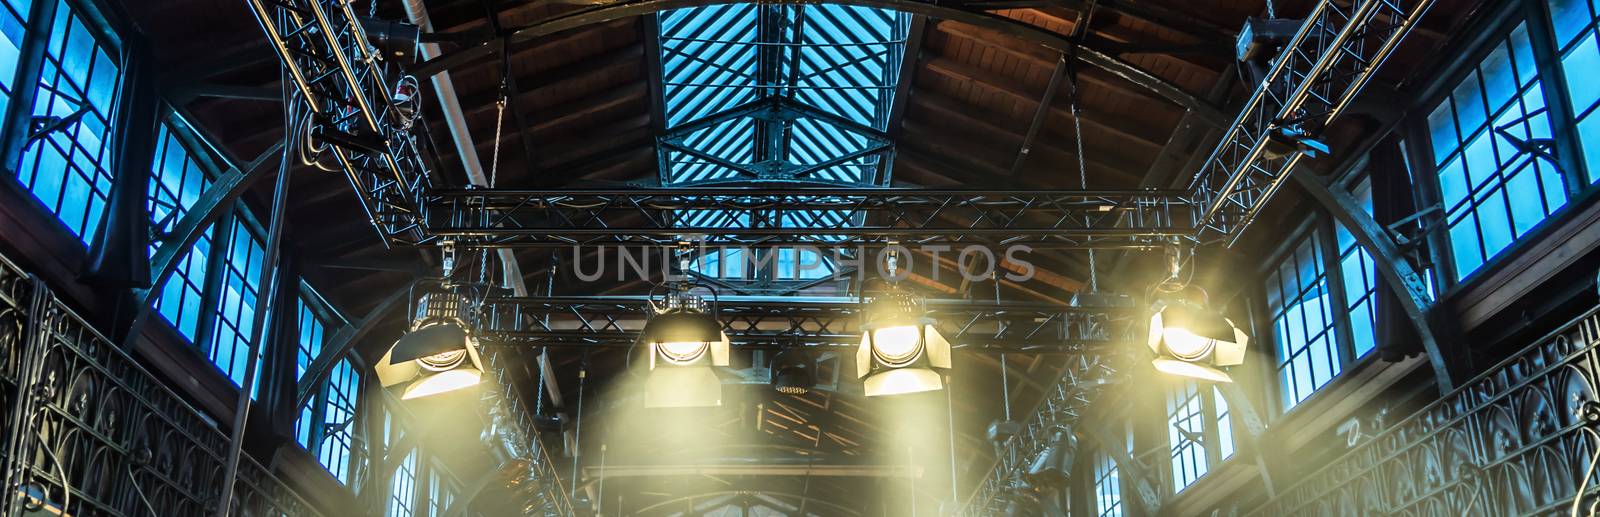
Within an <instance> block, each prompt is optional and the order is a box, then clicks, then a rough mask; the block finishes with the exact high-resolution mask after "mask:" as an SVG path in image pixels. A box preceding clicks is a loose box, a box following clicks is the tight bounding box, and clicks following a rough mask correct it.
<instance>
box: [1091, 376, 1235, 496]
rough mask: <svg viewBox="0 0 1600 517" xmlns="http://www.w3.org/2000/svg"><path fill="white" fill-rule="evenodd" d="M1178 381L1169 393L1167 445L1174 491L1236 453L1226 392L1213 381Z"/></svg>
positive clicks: (1186, 485)
mask: <svg viewBox="0 0 1600 517" xmlns="http://www.w3.org/2000/svg"><path fill="white" fill-rule="evenodd" d="M1178 382H1179V384H1178V385H1177V386H1176V387H1175V388H1173V389H1172V391H1170V392H1169V393H1168V394H1167V444H1168V446H1169V447H1170V450H1171V452H1172V455H1171V458H1172V465H1171V466H1172V487H1173V491H1174V492H1181V491H1183V489H1184V488H1188V486H1189V485H1192V484H1194V482H1195V481H1196V480H1198V479H1200V477H1201V476H1204V475H1206V472H1207V471H1209V470H1210V467H1211V466H1212V465H1215V464H1218V463H1221V462H1222V460H1225V459H1228V457H1230V456H1233V425H1232V422H1231V421H1230V420H1229V417H1228V406H1227V402H1226V401H1225V400H1223V398H1222V393H1221V392H1220V391H1218V390H1217V389H1216V387H1214V386H1212V385H1210V384H1205V385H1202V384H1199V383H1196V382H1195V381H1192V380H1182V381H1178ZM1118 499H1119V501H1120V497H1119V498H1118Z"/></svg>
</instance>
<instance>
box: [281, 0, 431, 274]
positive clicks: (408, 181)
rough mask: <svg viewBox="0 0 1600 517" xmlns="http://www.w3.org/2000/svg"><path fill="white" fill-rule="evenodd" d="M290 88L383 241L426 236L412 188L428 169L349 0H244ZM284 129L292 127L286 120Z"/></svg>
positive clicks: (425, 183) (422, 183) (419, 188)
mask: <svg viewBox="0 0 1600 517" xmlns="http://www.w3.org/2000/svg"><path fill="white" fill-rule="evenodd" d="M250 7H251V10H252V12H254V13H255V15H256V19H257V21H259V22H260V23H261V27H262V30H263V31H265V32H266V35H267V40H268V41H269V42H271V44H272V48H273V50H274V51H276V52H277V53H278V58H279V60H280V61H281V62H282V63H283V66H284V70H285V71H286V72H287V74H288V76H289V82H290V83H291V84H293V87H294V91H295V93H296V94H297V95H298V96H299V97H300V98H301V99H303V100H304V101H306V104H307V105H308V106H310V109H311V112H312V121H311V126H312V127H314V128H316V129H317V132H316V133H317V134H316V137H317V138H314V140H316V141H317V145H321V144H322V143H326V144H327V146H326V151H325V152H327V153H330V154H331V155H332V156H333V160H334V162H335V163H336V164H337V166H338V168H339V169H340V170H342V171H343V172H344V174H345V176H346V177H347V178H348V179H349V180H350V186H351V187H352V188H354V189H355V192H356V194H357V197H358V198H359V200H360V202H361V206H362V208H363V209H364V210H365V211H366V215H367V218H368V219H369V220H370V222H371V223H372V225H373V226H374V227H376V228H377V230H378V233H379V235H380V236H381V237H383V241H384V242H385V244H389V243H401V244H416V243H420V242H423V241H425V240H427V236H426V235H424V234H423V233H422V228H421V226H419V225H418V224H417V221H418V206H417V201H418V199H419V197H418V195H419V194H420V193H421V192H423V191H425V190H427V189H428V188H429V186H430V185H429V180H428V171H427V168H426V167H425V166H424V164H423V160H422V158H421V154H420V153H419V150H418V148H417V142H416V135H415V134H414V133H413V132H412V131H411V128H412V123H411V120H409V117H408V115H407V114H404V113H402V111H401V110H400V109H399V107H398V106H397V105H396V104H395V102H394V99H393V97H392V96H391V92H392V91H393V90H394V88H395V87H396V83H395V82H392V81H393V79H394V78H395V77H397V76H393V75H391V74H390V73H389V71H388V70H385V69H384V63H386V62H387V61H386V57H385V56H383V55H381V54H380V53H379V51H378V49H377V48H376V47H374V46H373V45H372V44H371V43H370V42H369V40H368V38H367V34H366V30H365V29H364V28H363V27H362V25H361V21H360V18H358V15H357V14H356V13H355V10H354V9H355V6H354V3H353V2H348V1H335V0H250ZM290 131H291V132H292V131H295V129H293V128H291V129H290Z"/></svg>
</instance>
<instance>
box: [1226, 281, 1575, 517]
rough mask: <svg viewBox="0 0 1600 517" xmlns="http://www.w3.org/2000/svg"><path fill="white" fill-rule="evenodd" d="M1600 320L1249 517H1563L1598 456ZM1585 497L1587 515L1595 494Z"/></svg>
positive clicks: (1524, 356)
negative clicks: (1553, 516) (1518, 516)
mask: <svg viewBox="0 0 1600 517" xmlns="http://www.w3.org/2000/svg"><path fill="white" fill-rule="evenodd" d="M1597 368H1600V308H1596V309H1592V310H1590V311H1589V313H1588V314H1587V315H1585V316H1583V317H1581V318H1579V319H1577V320H1574V321H1573V322H1572V323H1570V324H1568V325H1567V326H1565V327H1563V328H1561V329H1560V330H1557V331H1556V332H1554V333H1551V334H1550V335H1548V336H1546V337H1545V338H1544V339H1541V340H1539V341H1538V342H1536V343H1535V344H1533V346H1529V347H1527V348H1526V349H1524V350H1523V351H1522V352H1520V353H1518V354H1516V355H1515V356H1512V357H1511V358H1509V359H1506V360H1505V361H1503V362H1501V363H1500V364H1499V365H1498V366H1495V367H1494V368H1491V369H1490V370H1489V371H1487V372H1485V373H1484V374H1482V375H1479V376H1478V377H1477V378H1476V379H1474V380H1473V381H1471V382H1469V383H1467V384H1466V385H1464V386H1462V387H1461V388H1459V389H1457V390H1455V391H1454V392H1452V393H1451V394H1450V395H1448V396H1445V397H1443V398H1441V399H1439V400H1438V401H1436V402H1434V403H1432V404H1430V405H1428V406H1427V407H1425V408H1423V409H1422V410H1420V411H1418V412H1416V413H1415V414H1413V415H1412V416H1410V417H1408V418H1406V419H1405V420H1401V421H1399V422H1396V423H1395V424H1394V425H1392V426H1390V427H1388V428H1387V429H1384V430H1382V431H1381V432H1379V433H1377V434H1376V435H1375V436H1371V437H1367V438H1365V439H1364V441H1363V442H1362V443H1360V444H1358V445H1356V446H1355V447H1354V448H1353V449H1352V450H1351V451H1350V452H1348V453H1346V454H1345V455H1344V456H1342V457H1340V458H1339V459H1337V460H1335V461H1333V462H1331V463H1329V464H1327V465H1326V466H1324V467H1322V468H1321V469H1319V470H1317V471H1315V472H1313V473H1312V474H1310V475H1308V476H1306V477H1305V478H1304V479H1302V480H1300V481H1299V482H1298V483H1297V484H1295V485H1293V486H1291V487H1290V488H1288V489H1287V490H1283V491H1281V492H1280V493H1279V495H1278V496H1277V497H1276V498H1274V499H1272V500H1270V501H1268V502H1267V503H1265V504H1263V505H1262V506H1261V507H1259V508H1256V509H1255V510H1254V511H1252V512H1251V513H1250V515H1378V514H1386V515H1387V514H1396V515H1439V516H1455V515H1551V514H1561V515H1565V514H1566V513H1567V512H1568V508H1569V507H1570V505H1571V504H1572V502H1573V498H1574V497H1576V496H1577V487H1578V486H1579V485H1581V484H1583V478H1584V476H1586V475H1589V474H1592V472H1589V469H1590V463H1591V462H1592V460H1593V457H1594V454H1595V450H1596V447H1597V446H1600V434H1597V432H1596V429H1597V425H1600V414H1597V413H1595V409H1596V408H1597V407H1600V406H1597V404H1600V399H1597V397H1596V391H1597V383H1600V370H1597ZM1587 486H1588V489H1587V490H1586V492H1585V494H1584V496H1585V501H1584V505H1583V506H1584V509H1583V510H1582V512H1583V514H1584V515H1588V514H1589V513H1590V510H1589V508H1588V506H1589V504H1592V503H1594V502H1595V497H1594V496H1595V495H1596V493H1597V492H1600V490H1597V487H1596V482H1595V481H1594V480H1590V481H1589V482H1588V485H1587Z"/></svg>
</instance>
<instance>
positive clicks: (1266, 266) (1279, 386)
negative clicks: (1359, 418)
mask: <svg viewBox="0 0 1600 517" xmlns="http://www.w3.org/2000/svg"><path fill="white" fill-rule="evenodd" d="M1336 226H1337V223H1336V222H1335V221H1332V218H1330V217H1327V216H1326V215H1325V214H1323V213H1322V212H1321V211H1320V210H1313V211H1311V212H1309V213H1308V214H1307V217H1306V218H1305V220H1304V221H1303V222H1301V223H1300V225H1299V226H1297V227H1296V228H1295V229H1294V231H1292V232H1289V233H1288V236H1289V238H1287V239H1284V240H1283V242H1281V243H1279V244H1278V245H1277V246H1275V247H1274V248H1273V249H1271V250H1270V252H1269V253H1267V254H1266V255H1265V256H1266V257H1267V258H1268V260H1266V261H1264V262H1263V264H1262V265H1261V268H1260V269H1259V270H1258V272H1257V276H1256V278H1257V280H1256V289H1257V290H1256V296H1255V299H1256V300H1259V302H1257V303H1253V304H1252V306H1253V307H1252V311H1254V312H1255V313H1256V314H1257V315H1258V317H1259V318H1260V321H1262V322H1264V323H1265V324H1263V325H1257V326H1256V327H1255V328H1254V329H1253V330H1254V333H1253V334H1254V335H1256V336H1259V338H1258V339H1259V340H1260V342H1261V343H1262V344H1263V345H1262V346H1271V350H1272V351H1271V353H1270V354H1269V356H1270V357H1271V358H1272V361H1273V364H1271V365H1270V367H1271V371H1269V372H1266V373H1268V374H1270V375H1271V376H1272V382H1270V383H1263V385H1264V386H1270V388H1269V389H1268V390H1267V395H1268V398H1269V399H1270V400H1274V401H1276V403H1275V406H1276V409H1277V411H1276V412H1275V413H1274V414H1275V415H1278V416H1286V415H1289V414H1292V413H1293V412H1294V410H1295V409H1297V408H1299V407H1301V406H1304V405H1306V404H1307V403H1309V402H1311V401H1313V400H1315V399H1316V398H1317V397H1318V396H1319V395H1321V394H1322V393H1323V392H1324V391H1325V390H1326V388H1327V387H1328V386H1331V385H1333V384H1334V383H1335V382H1337V381H1338V380H1339V378H1340V377H1342V376H1343V375H1344V374H1345V373H1346V372H1349V371H1351V370H1352V369H1356V368H1359V367H1360V366H1361V365H1363V364H1366V363H1368V362H1370V361H1371V360H1372V358H1373V357H1376V356H1377V354H1372V353H1369V354H1367V355H1365V356H1361V357H1356V356H1355V343H1354V339H1353V336H1352V335H1351V334H1352V333H1353V330H1352V327H1351V324H1350V313H1349V311H1348V310H1346V307H1345V300H1346V296H1345V291H1344V288H1345V286H1344V272H1343V270H1342V269H1341V265H1340V264H1339V259H1340V256H1339V253H1338V251H1339V243H1338V238H1337V236H1336V235H1335V232H1337V231H1338V228H1336ZM1313 237H1314V238H1316V239H1317V241H1318V242H1317V245H1318V246H1320V247H1321V248H1322V252H1321V253H1320V255H1321V259H1322V260H1321V266H1322V270H1323V281H1324V282H1325V283H1326V284H1327V288H1326V291H1327V298H1328V300H1329V302H1330V305H1331V307H1330V312H1331V313H1332V314H1331V316H1332V320H1331V322H1330V323H1331V325H1330V326H1329V332H1331V333H1332V334H1333V347H1334V355H1335V356H1336V357H1338V359H1339V372H1338V373H1335V374H1333V376H1332V377H1330V378H1329V379H1328V381H1327V382H1325V383H1323V384H1322V385H1321V386H1317V387H1314V388H1313V389H1312V390H1311V392H1310V394H1308V395H1306V396H1305V397H1304V398H1302V399H1301V400H1300V401H1298V402H1295V403H1294V404H1292V405H1289V406H1288V407H1285V405H1284V403H1283V402H1284V390H1286V389H1287V388H1286V387H1285V386H1284V383H1283V377H1282V376H1281V375H1280V374H1279V373H1280V372H1279V368H1278V367H1279V362H1280V361H1281V360H1282V357H1280V354H1279V350H1278V348H1279V344H1278V339H1279V336H1278V329H1277V324H1276V319H1275V314H1273V311H1272V309H1271V306H1270V305H1269V303H1268V301H1267V300H1268V299H1267V291H1266V289H1267V279H1268V278H1270V277H1271V276H1272V274H1273V272H1275V271H1276V270H1277V267H1278V265H1279V264H1281V263H1282V262H1283V261H1284V259H1285V258H1286V257H1287V256H1288V255H1289V254H1292V253H1294V252H1295V250H1296V249H1297V248H1299V246H1300V244H1301V243H1302V242H1306V241H1307V239H1311V238H1313ZM1356 247H1357V249H1361V248H1360V245H1357V246H1356Z"/></svg>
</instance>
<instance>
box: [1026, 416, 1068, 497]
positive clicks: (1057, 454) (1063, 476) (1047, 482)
mask: <svg viewBox="0 0 1600 517" xmlns="http://www.w3.org/2000/svg"><path fill="white" fill-rule="evenodd" d="M1077 452H1078V439H1077V438H1075V437H1073V436H1072V431H1068V430H1058V431H1056V433H1055V436H1054V437H1052V438H1051V440H1050V444H1049V445H1046V446H1045V448H1044V450H1042V451H1039V454H1037V455H1035V456H1034V457H1033V462H1031V463H1029V464H1028V471H1027V472H1026V473H1024V474H1023V476H1024V479H1026V480H1027V481H1028V484H1029V485H1033V486H1035V487H1039V488H1046V489H1052V490H1060V489H1064V488H1066V487H1067V482H1068V480H1069V479H1070V477H1071V475H1072V461H1073V459H1074V457H1075V456H1076V455H1077Z"/></svg>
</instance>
